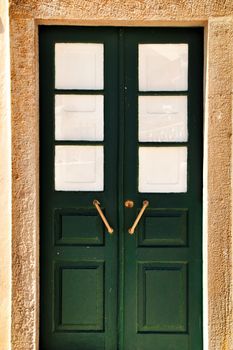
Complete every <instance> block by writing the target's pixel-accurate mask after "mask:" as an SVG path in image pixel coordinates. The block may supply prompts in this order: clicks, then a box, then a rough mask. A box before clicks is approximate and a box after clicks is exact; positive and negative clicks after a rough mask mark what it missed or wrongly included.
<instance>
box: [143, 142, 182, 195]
mask: <svg viewBox="0 0 233 350" xmlns="http://www.w3.org/2000/svg"><path fill="white" fill-rule="evenodd" d="M138 190H139V192H146V193H155V192H157V193H172V192H187V147H139V185H138Z"/></svg>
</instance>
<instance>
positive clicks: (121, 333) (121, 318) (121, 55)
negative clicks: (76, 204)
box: [118, 28, 125, 349]
mask: <svg viewBox="0 0 233 350" xmlns="http://www.w3.org/2000/svg"><path fill="white" fill-rule="evenodd" d="M124 34H125V30H124V28H119V34H118V43H119V46H118V47H119V52H118V57H119V116H118V120H119V139H118V143H119V146H118V165H119V167H118V203H119V205H118V215H119V216H118V217H119V241H118V244H119V253H118V257H119V259H118V261H119V262H118V265H119V274H118V276H119V283H118V349H123V344H124V207H123V203H124V144H125V143H124V124H125V115H124V113H125V71H124Z"/></svg>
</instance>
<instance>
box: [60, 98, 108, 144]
mask: <svg viewBox="0 0 233 350" xmlns="http://www.w3.org/2000/svg"><path fill="white" fill-rule="evenodd" d="M103 99H104V98H103V96H101V95H96V96H95V95H56V97H55V138H56V140H89V141H102V140H103V139H104V106H103Z"/></svg>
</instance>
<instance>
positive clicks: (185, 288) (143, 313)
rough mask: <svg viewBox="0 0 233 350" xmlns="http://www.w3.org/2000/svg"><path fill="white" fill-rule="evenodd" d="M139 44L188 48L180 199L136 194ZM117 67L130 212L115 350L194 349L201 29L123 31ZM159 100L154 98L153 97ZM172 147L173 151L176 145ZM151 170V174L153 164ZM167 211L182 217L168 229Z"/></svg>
mask: <svg viewBox="0 0 233 350" xmlns="http://www.w3.org/2000/svg"><path fill="white" fill-rule="evenodd" d="M139 43H187V44H188V45H189V68H188V92H186V94H187V96H188V135H189V139H188V142H187V143H186V145H187V146H188V191H187V193H139V192H138V147H139V146H140V145H143V146H145V143H139V142H138V122H137V115H138V95H139V93H138V44H139ZM124 63H125V87H126V89H125V125H124V132H125V135H126V137H127V143H126V146H125V150H124V164H125V172H124V174H125V177H124V194H125V198H129V199H133V200H134V201H135V204H136V205H135V207H134V208H132V209H128V208H126V209H125V216H124V218H125V230H124V232H125V233H124V236H125V246H124V248H125V249H124V253H125V271H124V273H125V278H124V281H125V285H124V288H125V294H124V322H125V326H124V334H125V335H124V346H123V349H125V350H131V349H132V350H135V349H138V350H141V349H143V350H153V349H158V350H169V349H170V350H188V349H202V273H201V271H202V243H201V242H202V233H201V232H202V84H203V81H202V67H203V31H202V29H201V28H196V29H192V28H183V29H181V28H137V29H136V28H129V29H127V31H126V33H125V60H124ZM165 93H166V92H163V93H160V92H157V93H156V95H160V94H161V95H164V94H165ZM140 94H141V93H140ZM144 94H147V93H144ZM153 145H154V146H158V145H159V143H154V144H153V143H149V144H148V145H147V147H151V146H153ZM170 145H171V146H174V145H175V144H174V143H167V142H166V143H161V146H166V147H169V146H170ZM177 146H178V147H179V144H177ZM154 166H155V167H156V164H154ZM145 199H147V200H149V203H150V204H149V208H148V210H147V211H146V212H145V216H144V218H143V220H142V221H141V223H140V225H139V227H138V230H137V232H136V234H135V235H132V236H130V235H128V234H127V230H128V228H129V227H130V226H131V225H132V223H133V221H134V218H135V217H136V215H137V213H138V211H139V210H140V208H141V206H142V202H143V200H145ZM159 212H162V213H163V214H162V215H163V216H167V221H166V223H164V222H163V220H164V219H163V218H162V217H161V216H160V217H159V216H158V215H159V214H158V213H159ZM172 212H177V213H182V212H185V213H186V214H185V216H186V218H185V217H183V219H180V220H178V221H177V222H174V216H173V219H172V214H171V213H172ZM152 213H153V214H152ZM156 215H157V216H156ZM180 218H182V216H181V217H180ZM148 220H149V221H148ZM156 225H160V226H159V227H156ZM143 226H144V228H143ZM140 231H141V232H140ZM162 234H163V238H161V236H162ZM143 236H144V239H143ZM161 239H162V240H161ZM176 266H178V267H179V266H180V268H177V267H176ZM182 266H185V268H184V267H182ZM142 267H144V274H143V273H142V269H143V268H142ZM140 271H141V272H140Z"/></svg>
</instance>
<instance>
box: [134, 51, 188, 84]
mask: <svg viewBox="0 0 233 350" xmlns="http://www.w3.org/2000/svg"><path fill="white" fill-rule="evenodd" d="M187 88H188V45H187V44H140V45H139V90H140V91H172V90H175V91H178V90H187Z"/></svg>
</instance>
